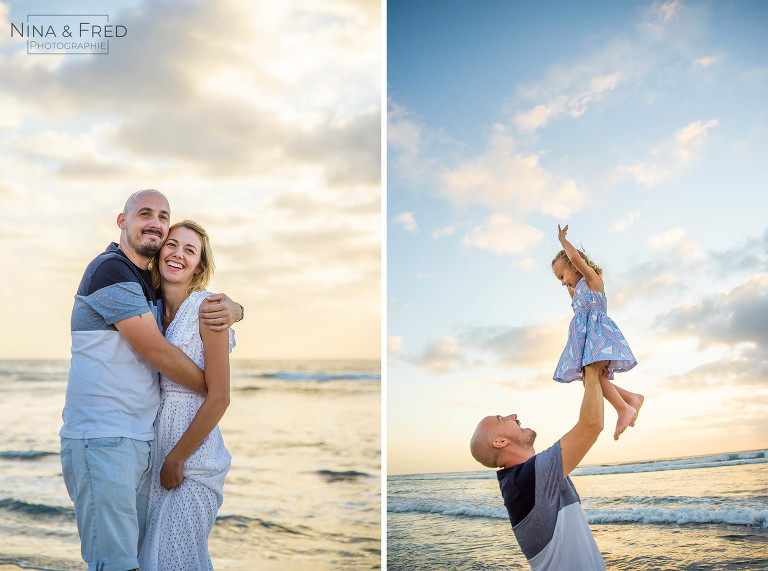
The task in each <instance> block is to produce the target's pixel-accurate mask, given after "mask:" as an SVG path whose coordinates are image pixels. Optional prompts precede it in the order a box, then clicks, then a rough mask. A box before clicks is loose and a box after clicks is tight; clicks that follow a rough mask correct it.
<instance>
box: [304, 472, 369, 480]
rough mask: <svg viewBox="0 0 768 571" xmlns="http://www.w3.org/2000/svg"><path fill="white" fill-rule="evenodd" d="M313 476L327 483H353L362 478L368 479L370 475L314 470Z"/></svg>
mask: <svg viewBox="0 0 768 571" xmlns="http://www.w3.org/2000/svg"><path fill="white" fill-rule="evenodd" d="M315 474H317V475H319V476H322V477H323V478H325V480H326V481H328V482H353V481H356V480H360V479H362V478H370V477H371V475H370V474H366V473H365V472H357V471H355V470H347V471H345V472H335V471H333V470H316V471H315Z"/></svg>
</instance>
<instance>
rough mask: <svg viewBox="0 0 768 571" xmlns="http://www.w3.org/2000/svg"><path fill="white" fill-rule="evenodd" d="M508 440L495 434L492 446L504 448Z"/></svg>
mask: <svg viewBox="0 0 768 571" xmlns="http://www.w3.org/2000/svg"><path fill="white" fill-rule="evenodd" d="M508 442H509V441H508V440H507V439H506V438H502V437H501V436H497V437H496V438H494V439H493V442H492V444H493V447H494V448H504V447H505V446H506V445H507V443H508Z"/></svg>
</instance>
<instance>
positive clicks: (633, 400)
mask: <svg viewBox="0 0 768 571" xmlns="http://www.w3.org/2000/svg"><path fill="white" fill-rule="evenodd" d="M613 386H614V388H615V389H616V392H618V393H619V396H621V398H622V399H624V402H625V403H627V404H628V405H629V406H631V407H632V408H634V409H635V410H636V411H637V412H636V413H635V417H634V418H633V419H632V422H630V423H629V425H630V426H634V425H635V420H637V415H638V414H639V413H640V407H641V406H643V401H644V400H645V397H644V396H643V395H640V394H637V393H631V392H629V391H628V390H626V389H622V388H621V387H620V386H618V385H613Z"/></svg>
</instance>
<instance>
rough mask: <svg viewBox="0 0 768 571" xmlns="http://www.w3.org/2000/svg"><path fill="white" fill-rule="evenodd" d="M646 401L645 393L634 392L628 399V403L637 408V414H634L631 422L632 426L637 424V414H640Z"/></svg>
mask: <svg viewBox="0 0 768 571" xmlns="http://www.w3.org/2000/svg"><path fill="white" fill-rule="evenodd" d="M644 401H645V397H644V396H643V395H638V394H635V393H632V394H631V396H630V397H629V398H628V399H627V404H628V405H629V406H631V407H632V408H634V409H635V416H633V417H632V420H631V421H630V422H629V425H630V426H635V421H636V420H637V415H638V414H640V407H641V406H643V402H644Z"/></svg>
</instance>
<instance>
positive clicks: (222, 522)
mask: <svg viewBox="0 0 768 571" xmlns="http://www.w3.org/2000/svg"><path fill="white" fill-rule="evenodd" d="M216 525H217V526H232V527H249V526H251V525H258V526H261V527H265V528H267V529H269V530H271V531H278V532H280V533H290V534H293V535H306V534H305V533H304V532H301V531H297V530H295V529H291V528H289V527H285V526H284V525H280V524H279V523H274V522H271V521H266V520H263V519H260V518H257V517H248V516H244V515H220V516H218V517H217V518H216Z"/></svg>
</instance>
